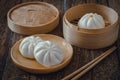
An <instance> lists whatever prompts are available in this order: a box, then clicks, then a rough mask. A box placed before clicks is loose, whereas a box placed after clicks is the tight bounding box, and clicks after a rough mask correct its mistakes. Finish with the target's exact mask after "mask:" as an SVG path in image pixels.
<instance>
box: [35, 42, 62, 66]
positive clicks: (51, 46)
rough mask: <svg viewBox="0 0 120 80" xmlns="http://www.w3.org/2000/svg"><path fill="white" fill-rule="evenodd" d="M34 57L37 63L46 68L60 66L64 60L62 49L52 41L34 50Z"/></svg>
mask: <svg viewBox="0 0 120 80" xmlns="http://www.w3.org/2000/svg"><path fill="white" fill-rule="evenodd" d="M34 56H35V59H36V61H38V62H39V63H40V64H42V65H44V66H46V67H50V66H54V65H57V64H60V63H61V62H62V61H63V58H64V55H63V52H62V50H61V48H59V46H57V45H56V44H55V43H53V42H51V41H43V42H41V43H38V44H37V45H36V47H35V49H34Z"/></svg>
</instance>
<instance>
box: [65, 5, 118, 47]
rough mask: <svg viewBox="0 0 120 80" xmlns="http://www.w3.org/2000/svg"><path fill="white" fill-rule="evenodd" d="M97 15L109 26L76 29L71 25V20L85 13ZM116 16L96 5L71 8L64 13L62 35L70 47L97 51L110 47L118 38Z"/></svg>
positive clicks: (114, 13)
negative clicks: (107, 22)
mask: <svg viewBox="0 0 120 80" xmlns="http://www.w3.org/2000/svg"><path fill="white" fill-rule="evenodd" d="M91 12H92V13H98V14H100V15H101V16H103V18H104V20H107V21H109V22H110V25H108V26H105V28H101V29H84V28H78V26H77V25H74V24H72V23H71V21H72V20H75V19H78V18H81V17H82V16H83V15H84V14H86V13H91ZM118 32H119V26H118V14H117V12H116V11H114V10H113V9H111V8H108V7H106V6H103V5H98V4H82V5H78V6H75V7H72V8H70V9H68V10H67V11H66V13H65V14H64V17H63V35H64V38H65V39H66V40H67V41H68V42H69V43H71V44H72V45H75V46H78V47H81V48H87V49H99V48H104V47H107V46H110V45H112V44H113V43H114V42H115V41H116V40H117V38H118Z"/></svg>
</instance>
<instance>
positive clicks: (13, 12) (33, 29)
mask: <svg viewBox="0 0 120 80" xmlns="http://www.w3.org/2000/svg"><path fill="white" fill-rule="evenodd" d="M28 6H29V7H28ZM35 8H36V9H35ZM39 10H41V12H39ZM17 11H19V12H17ZM37 11H38V12H39V13H37ZM48 11H50V12H48ZM23 12H25V13H23ZM35 12H36V13H35ZM40 13H41V15H40ZM48 13H49V14H48ZM33 14H34V15H33ZM22 15H26V16H22ZM36 15H38V17H36ZM43 15H44V16H45V17H43ZM20 16H21V17H20ZM51 16H53V18H50V17H51ZM12 17H13V18H12ZM15 17H17V18H18V19H15ZM35 17H36V18H37V19H38V20H39V19H40V20H39V21H40V22H42V21H44V20H45V19H46V21H44V22H42V23H39V24H35V25H34V24H32V25H31V23H32V21H33V20H34V19H36V18H35ZM41 17H42V18H41ZM19 18H21V20H20V19H19ZM29 19H30V20H31V23H30V25H26V24H29V22H30V20H29ZM32 19H33V20H32ZM17 20H18V21H19V22H17ZM38 20H34V21H33V22H35V23H36V22H37V21H38ZM20 21H21V22H20ZM7 22H8V27H9V28H10V30H12V31H13V32H16V33H19V34H24V35H32V34H38V33H48V32H50V31H52V30H53V29H54V28H55V27H56V26H57V25H58V23H59V11H58V9H57V8H56V7H54V6H53V5H51V4H48V3H45V2H26V3H22V4H19V5H16V6H15V7H13V8H11V9H10V10H9V12H8V14H7ZM25 23H26V24H25Z"/></svg>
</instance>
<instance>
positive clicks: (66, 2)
mask: <svg viewBox="0 0 120 80" xmlns="http://www.w3.org/2000/svg"><path fill="white" fill-rule="evenodd" d="M29 1H33V0H0V80H1V79H2V80H60V79H61V78H63V77H64V76H66V75H68V74H70V73H71V72H73V71H75V70H76V69H78V68H80V67H82V66H83V65H85V64H86V63H88V62H89V61H91V60H92V59H94V58H96V57H97V56H99V55H100V54H101V53H102V52H104V51H105V50H107V49H108V48H110V47H108V48H103V49H98V50H91V49H89V50H88V49H83V48H79V47H75V46H73V47H74V55H73V59H72V61H71V63H70V64H69V65H68V66H67V67H65V68H64V69H62V70H60V71H58V72H54V73H51V74H46V75H41V74H39V75H35V74H30V73H27V72H24V71H22V70H20V69H18V68H17V67H16V66H15V65H14V64H13V62H12V61H11V58H10V55H9V54H10V48H11V47H12V45H13V44H14V43H15V42H16V41H17V40H19V39H20V38H22V37H25V36H22V35H19V34H16V33H13V32H11V31H10V30H9V29H8V27H7V22H6V14H7V12H8V10H9V9H10V8H12V7H13V6H15V5H16V4H20V3H22V2H29ZM35 1H36V0H35ZM37 1H44V2H48V3H51V4H53V5H54V6H56V7H57V8H58V10H59V12H60V21H59V25H58V26H57V28H56V29H55V30H53V31H52V32H50V33H51V34H55V35H58V36H62V37H63V33H62V17H63V14H64V13H65V11H66V10H67V9H68V8H70V7H72V6H75V5H78V4H83V3H98V4H103V5H107V6H110V7H112V8H113V9H115V10H116V11H117V12H118V13H119V15H120V9H119V7H120V5H119V4H120V1H119V0H37ZM119 24H120V21H119ZM116 44H117V47H118V48H119V50H118V51H120V37H119V38H118V41H117V42H116V43H115V44H114V45H116ZM118 51H115V52H114V53H113V54H111V55H109V56H108V57H107V58H106V59H104V60H103V61H102V62H101V63H99V64H98V65H97V66H95V67H94V68H93V69H92V70H90V71H89V72H88V73H87V74H85V75H84V76H83V77H81V78H80V79H79V80H119V79H120V74H119V73H120V65H119V61H118V54H117V53H118Z"/></svg>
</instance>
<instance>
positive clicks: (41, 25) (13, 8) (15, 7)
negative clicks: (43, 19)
mask: <svg viewBox="0 0 120 80" xmlns="http://www.w3.org/2000/svg"><path fill="white" fill-rule="evenodd" d="M29 4H42V5H45V6H49V7H51V8H52V9H53V10H55V11H56V16H55V18H53V19H52V20H50V21H49V22H47V23H44V24H39V25H35V26H32V25H31V26H30V25H29V26H27V25H20V24H17V23H15V22H14V21H13V20H12V19H11V13H12V12H13V11H14V10H15V9H17V8H19V7H22V6H25V5H29ZM58 17H59V11H58V9H57V8H56V7H55V6H54V5H52V4H49V3H46V2H40V1H33V2H25V3H21V4H18V5H16V6H14V7H12V8H11V9H10V10H9V11H8V13H7V18H8V19H9V20H10V22H11V23H12V24H15V25H18V26H21V27H25V28H32V27H33V28H35V27H43V26H46V25H49V24H51V23H53V22H54V21H56V20H57V19H58Z"/></svg>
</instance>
